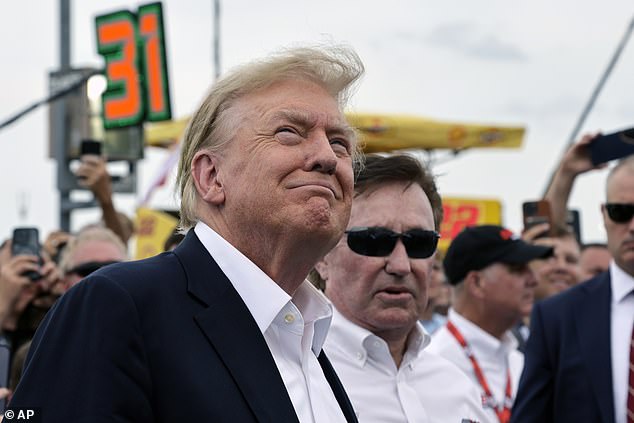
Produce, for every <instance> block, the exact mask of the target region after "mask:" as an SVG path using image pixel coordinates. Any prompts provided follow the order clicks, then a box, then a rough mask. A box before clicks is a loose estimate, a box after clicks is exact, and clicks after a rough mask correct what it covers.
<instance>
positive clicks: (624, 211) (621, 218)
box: [605, 203, 634, 223]
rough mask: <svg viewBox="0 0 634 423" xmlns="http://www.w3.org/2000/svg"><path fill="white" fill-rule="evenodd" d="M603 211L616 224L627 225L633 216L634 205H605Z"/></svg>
mask: <svg viewBox="0 0 634 423" xmlns="http://www.w3.org/2000/svg"><path fill="white" fill-rule="evenodd" d="M605 209H606V210H607V212H608V216H610V219H612V221H614V222H616V223H627V222H629V221H630V220H632V217H633V216H634V204H619V203H607V204H606V205H605Z"/></svg>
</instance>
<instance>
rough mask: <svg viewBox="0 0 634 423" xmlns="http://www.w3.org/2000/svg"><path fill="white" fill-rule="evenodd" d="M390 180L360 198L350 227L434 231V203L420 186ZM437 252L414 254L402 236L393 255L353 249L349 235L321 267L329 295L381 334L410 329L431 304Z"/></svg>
mask: <svg viewBox="0 0 634 423" xmlns="http://www.w3.org/2000/svg"><path fill="white" fill-rule="evenodd" d="M405 186H406V185H405V184H403V183H389V184H386V185H383V186H381V187H380V188H378V189H376V190H374V191H370V192H369V193H364V194H363V195H361V196H358V197H356V198H355V200H354V202H353V204H352V213H351V216H350V223H349V224H348V228H352V227H373V226H380V227H385V228H388V229H391V230H392V231H394V232H398V233H402V232H405V231H408V230H410V229H426V230H434V229H435V228H434V218H433V214H432V208H431V205H430V203H429V200H428V199H427V196H426V195H425V193H424V192H423V190H422V188H421V187H420V186H419V185H410V186H409V187H408V188H407V189H405ZM432 262H433V256H432V257H430V258H425V259H412V258H409V257H408V256H407V252H406V250H405V246H404V245H403V242H402V241H401V240H400V239H399V240H398V241H397V243H396V246H395V247H394V250H393V251H392V252H391V254H390V255H388V256H387V257H368V256H363V255H360V254H357V253H355V252H353V251H352V250H350V248H349V247H348V244H347V235H344V236H343V238H342V239H341V240H340V241H339V243H338V244H337V245H336V246H335V248H334V249H333V250H332V251H331V252H330V253H328V254H327V255H326V257H325V258H324V259H323V261H322V262H320V263H319V264H318V266H317V269H318V271H319V273H320V275H321V276H322V278H323V279H324V280H325V281H326V290H325V292H326V295H327V296H328V297H329V298H330V300H331V301H332V302H333V304H334V305H335V307H336V308H337V310H338V311H339V312H340V313H341V314H343V315H344V316H345V317H346V318H348V319H349V320H351V321H352V322H354V323H356V324H357V325H359V326H361V327H364V328H366V329H368V330H370V331H371V332H373V333H375V334H377V335H379V336H380V334H381V333H386V332H389V331H397V332H403V333H404V334H407V333H409V332H410V331H411V330H412V328H413V327H414V325H415V324H416V321H417V320H418V318H419V315H420V314H421V313H422V312H423V310H424V309H425V306H426V304H427V284H428V282H429V278H430V272H431V264H432Z"/></svg>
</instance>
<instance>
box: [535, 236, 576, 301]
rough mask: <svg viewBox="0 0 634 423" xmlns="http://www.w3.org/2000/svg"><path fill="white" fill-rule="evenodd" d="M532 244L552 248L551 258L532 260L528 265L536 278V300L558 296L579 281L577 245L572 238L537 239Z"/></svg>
mask: <svg viewBox="0 0 634 423" xmlns="http://www.w3.org/2000/svg"><path fill="white" fill-rule="evenodd" d="M533 243H534V244H537V245H543V246H546V247H553V255H552V256H551V257H549V258H545V259H537V260H533V261H532V262H531V264H530V266H531V269H532V270H533V272H534V274H535V278H537V287H536V288H535V298H536V299H537V300H541V299H544V298H548V297H550V296H552V295H555V294H558V293H560V292H561V291H563V290H565V289H568V288H570V287H571V286H574V285H576V284H577V283H578V282H579V281H580V280H581V276H580V268H579V254H580V252H579V244H578V243H577V241H576V240H575V239H574V238H573V237H571V236H567V237H562V238H538V239H536V240H535V241H534V242H533Z"/></svg>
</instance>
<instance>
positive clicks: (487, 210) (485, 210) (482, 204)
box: [438, 197, 502, 252]
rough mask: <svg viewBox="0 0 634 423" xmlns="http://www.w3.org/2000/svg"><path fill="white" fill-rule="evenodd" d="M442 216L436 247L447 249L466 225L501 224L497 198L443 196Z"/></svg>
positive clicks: (499, 205)
mask: <svg viewBox="0 0 634 423" xmlns="http://www.w3.org/2000/svg"><path fill="white" fill-rule="evenodd" d="M442 208H443V212H444V218H443V220H442V224H441V225H440V236H441V238H440V241H439V242H438V249H439V250H440V251H442V252H445V251H447V247H449V244H450V243H451V240H452V239H454V238H455V237H456V235H458V234H459V233H460V231H462V230H463V229H464V228H465V227H467V226H472V225H501V224H502V204H501V203H500V202H499V201H497V200H485V199H479V198H455V197H451V198H448V197H443V199H442Z"/></svg>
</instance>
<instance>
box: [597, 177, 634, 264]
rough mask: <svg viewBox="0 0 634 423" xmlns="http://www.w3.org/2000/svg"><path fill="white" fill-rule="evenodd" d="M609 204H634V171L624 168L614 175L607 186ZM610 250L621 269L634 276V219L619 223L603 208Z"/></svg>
mask: <svg viewBox="0 0 634 423" xmlns="http://www.w3.org/2000/svg"><path fill="white" fill-rule="evenodd" d="M607 202H608V203H625V204H634V170H633V169H632V168H631V167H623V168H621V169H618V170H617V171H616V172H615V173H613V174H612V177H611V178H610V180H609V181H608V186H607ZM602 211H603V223H604V225H605V231H606V232H607V235H608V249H609V250H610V253H611V254H612V257H614V261H615V262H616V264H618V265H619V267H620V268H621V269H623V270H624V271H625V272H627V273H628V274H630V275H633V276H634V218H632V219H630V220H629V222H625V223H617V222H614V221H613V220H612V219H610V217H609V216H608V213H607V211H606V210H605V207H602Z"/></svg>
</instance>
